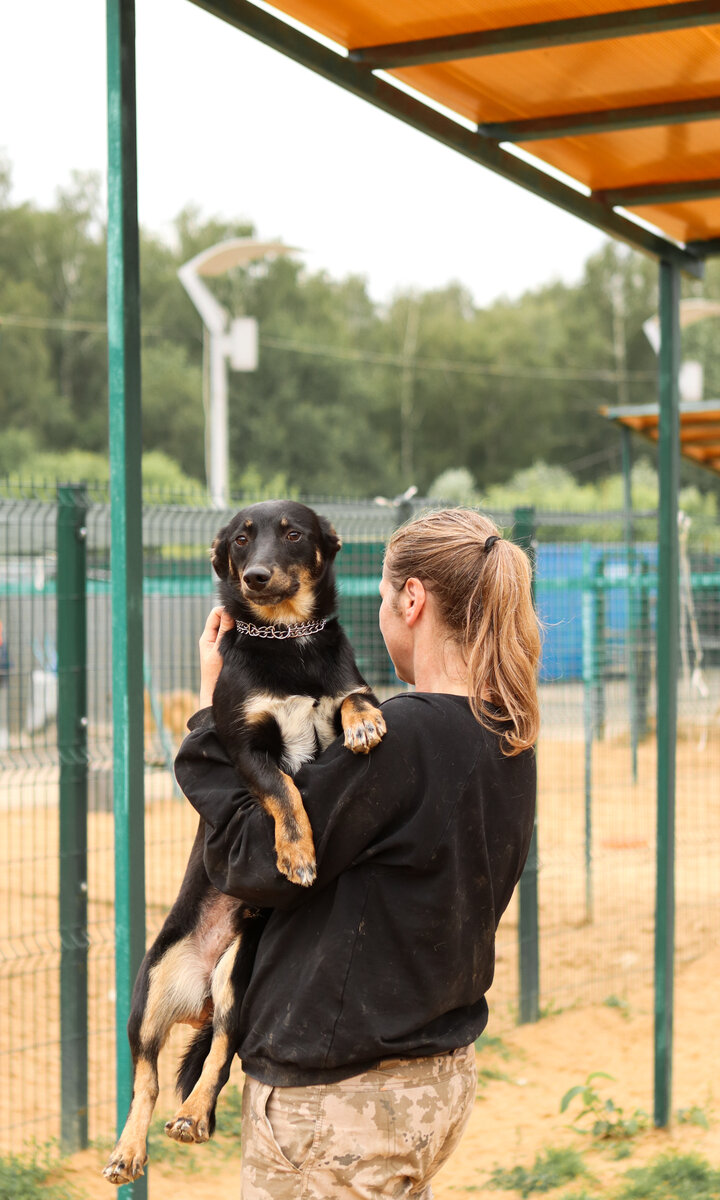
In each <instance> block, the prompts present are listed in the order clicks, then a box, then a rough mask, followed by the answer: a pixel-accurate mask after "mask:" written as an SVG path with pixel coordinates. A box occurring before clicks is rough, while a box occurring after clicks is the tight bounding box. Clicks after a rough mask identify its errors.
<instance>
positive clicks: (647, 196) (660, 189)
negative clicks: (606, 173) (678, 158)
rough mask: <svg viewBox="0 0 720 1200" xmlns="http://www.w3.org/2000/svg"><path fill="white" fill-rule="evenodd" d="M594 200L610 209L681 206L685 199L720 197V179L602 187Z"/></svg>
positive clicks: (676, 180)
mask: <svg viewBox="0 0 720 1200" xmlns="http://www.w3.org/2000/svg"><path fill="white" fill-rule="evenodd" d="M592 195H593V199H594V200H599V201H600V202H601V203H602V204H609V205H610V206H611V207H620V208H635V207H637V206H638V205H642V204H681V203H682V202H683V201H685V200H707V199H710V198H712V197H713V196H720V177H716V178H714V179H671V180H668V181H667V183H642V184H639V185H638V186H637V187H620V188H603V189H602V190H601V191H597V192H593V193H592Z"/></svg>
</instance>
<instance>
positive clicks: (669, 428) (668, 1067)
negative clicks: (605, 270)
mask: <svg viewBox="0 0 720 1200" xmlns="http://www.w3.org/2000/svg"><path fill="white" fill-rule="evenodd" d="M659 367H660V371H659V385H660V425H659V435H658V444H659V458H658V470H659V473H660V511H659V520H660V528H659V531H658V539H659V558H658V608H657V881H656V889H657V891H656V905H655V1107H654V1118H655V1124H656V1125H661V1126H662V1125H667V1124H668V1122H669V1120H670V1113H671V1081H672V1032H673V974H674V953H673V951H674V933H675V739H676V735H677V673H678V657H679V655H678V634H679V630H678V614H679V545H678V480H679V472H680V414H679V389H678V372H679V367H680V273H679V271H678V269H677V267H675V266H673V265H672V264H671V263H669V262H661V263H660V358H659Z"/></svg>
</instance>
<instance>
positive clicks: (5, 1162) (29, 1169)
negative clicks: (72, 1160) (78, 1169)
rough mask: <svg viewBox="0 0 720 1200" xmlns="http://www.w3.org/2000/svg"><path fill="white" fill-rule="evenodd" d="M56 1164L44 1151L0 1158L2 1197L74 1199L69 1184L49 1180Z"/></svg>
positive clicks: (73, 1192)
mask: <svg viewBox="0 0 720 1200" xmlns="http://www.w3.org/2000/svg"><path fill="white" fill-rule="evenodd" d="M57 1170H58V1163H57V1160H56V1159H53V1158H52V1157H51V1156H50V1154H49V1152H48V1151H47V1150H42V1151H38V1152H37V1153H36V1154H28V1155H15V1154H11V1155H8V1156H7V1157H3V1158H0V1197H2V1200H77V1192H76V1191H74V1189H73V1188H71V1187H70V1185H69V1184H67V1183H63V1182H58V1183H53V1182H51V1181H50V1176H51V1175H52V1174H53V1172H55V1171H57Z"/></svg>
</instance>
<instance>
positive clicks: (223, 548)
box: [210, 525, 230, 579]
mask: <svg viewBox="0 0 720 1200" xmlns="http://www.w3.org/2000/svg"><path fill="white" fill-rule="evenodd" d="M227 531H228V526H227V525H226V526H225V528H224V529H221V530H220V531H219V532H218V535H217V537H216V538H215V541H214V542H213V544H212V547H211V550H210V562H211V563H212V565H213V568H214V570H215V574H216V575H219V576H220V578H221V579H227V577H228V575H229V573H230V559H229V553H230V550H229V546H228V539H227Z"/></svg>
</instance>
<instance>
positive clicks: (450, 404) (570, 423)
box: [0, 163, 720, 496]
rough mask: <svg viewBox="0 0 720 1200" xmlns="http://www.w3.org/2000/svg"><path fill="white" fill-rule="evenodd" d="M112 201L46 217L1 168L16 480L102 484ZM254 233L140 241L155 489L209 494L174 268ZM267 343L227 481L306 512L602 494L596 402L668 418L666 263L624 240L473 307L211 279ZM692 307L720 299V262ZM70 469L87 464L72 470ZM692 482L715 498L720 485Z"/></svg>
mask: <svg viewBox="0 0 720 1200" xmlns="http://www.w3.org/2000/svg"><path fill="white" fill-rule="evenodd" d="M99 191H100V189H99V182H98V180H97V179H96V178H95V177H93V176H88V175H81V174H75V175H74V176H73V177H72V180H71V183H70V184H69V186H68V187H66V188H64V189H61V190H60V191H58V194H57V200H56V203H55V204H54V206H53V207H52V208H49V209H47V210H45V209H40V208H38V207H37V206H35V205H33V204H30V203H22V204H17V203H13V200H12V190H11V172H10V168H9V166H8V164H6V163H5V164H0V426H1V427H2V429H3V436H2V439H0V473H7V472H14V473H16V474H19V475H21V476H22V475H23V474H24V475H26V476H30V475H31V474H33V473H37V472H38V471H42V472H44V473H45V474H46V475H48V476H51V475H52V474H53V466H57V464H58V462H59V461H62V463H63V466H64V470H65V473H66V474H67V471H68V469H69V467H68V464H69V463H74V464H75V469H76V470H78V471H80V472H84V473H85V474H87V473H88V472H90V473H92V471H93V470H94V469H97V461H98V459H97V456H105V454H106V449H107V334H106V328H105V283H106V269H105V230H104V226H103V218H102V213H101V209H100V205H99ZM253 233H254V230H253V228H252V226H251V225H250V224H249V223H247V222H243V221H222V220H218V219H214V218H208V217H205V216H203V215H202V214H201V213H200V212H199V211H197V210H196V209H194V208H192V207H187V208H185V209H183V211H181V212H180V213H179V215H178V216H177V218H176V219H175V221H174V224H173V231H172V237H171V238H169V239H163V238H161V237H159V236H157V235H155V234H153V233H151V232H149V231H147V230H143V231H142V232H141V306H142V381H143V429H142V441H143V449H144V451H145V452H147V453H146V462H147V464H148V471H149V473H150V474H151V475H152V478H153V480H155V481H160V482H164V483H167V484H168V485H170V486H174V487H176V488H178V487H180V486H190V485H192V486H194V487H196V488H198V487H199V488H202V487H203V486H204V480H205V432H204V428H205V426H204V415H203V340H202V328H201V323H200V318H199V316H198V314H197V312H196V311H195V309H194V307H193V305H192V303H191V302H190V300H189V298H188V297H187V295H186V293H185V291H184V289H183V288H182V286H181V284H180V282H179V279H178V276H177V270H178V267H179V266H180V265H181V264H182V263H184V262H186V261H187V260H188V259H189V258H191V257H192V256H193V255H195V254H197V253H198V252H199V251H200V250H203V249H205V248H207V247H208V246H210V245H212V244H214V243H215V242H217V241H221V240H223V239H225V238H228V237H237V236H249V235H252V234H253ZM209 282H210V283H211V284H212V286H213V290H214V291H215V292H216V294H217V296H218V299H220V301H221V303H223V304H224V305H225V306H226V307H227V308H228V309H229V310H230V311H231V312H232V313H233V315H242V314H249V315H252V316H255V317H257V318H258V321H259V326H260V362H259V366H258V369H257V371H255V372H253V373H247V374H240V373H238V374H236V373H232V372H231V374H230V391H229V437H230V461H231V484H232V487H233V490H236V491H256V492H260V491H268V490H270V491H275V492H279V491H282V490H285V491H290V490H292V491H293V492H295V493H296V494H302V495H325V496H327V495H331V494H337V495H358V496H374V495H376V494H384V495H395V494H397V493H399V492H402V491H403V490H404V489H405V488H406V487H407V486H409V485H410V484H414V485H416V486H417V487H418V489H419V491H420V492H421V494H423V493H426V492H427V491H428V490H429V489H430V488H431V486H432V484H433V481H435V480H437V478H438V476H442V474H443V473H444V472H448V471H450V470H453V469H455V470H457V469H463V470H464V471H465V472H466V473H467V475H468V478H469V479H470V480H471V482H472V484H473V486H474V487H475V488H476V489H478V490H479V492H480V493H482V492H484V491H486V490H487V489H488V488H491V487H493V486H494V485H499V484H502V483H505V482H506V481H508V480H509V479H511V477H513V476H514V475H516V473H517V472H519V471H523V470H525V469H527V468H528V467H530V466H531V465H532V464H533V463H536V462H538V461H541V462H543V463H546V464H549V465H550V466H554V467H557V468H563V469H564V470H565V471H566V472H569V474H570V475H571V476H572V477H574V478H576V479H577V480H579V481H580V482H582V483H584V484H587V483H588V482H592V481H596V480H599V479H601V478H603V477H604V476H606V475H608V474H611V473H613V472H616V471H617V469H618V464H619V443H618V435H617V431H616V430H615V429H614V428H613V427H611V426H610V425H609V423H608V422H607V421H606V420H604V419H603V418H601V417H600V416H599V415H598V408H599V406H600V405H603V404H607V405H617V404H635V403H637V404H640V403H651V402H653V401H655V400H656V396H657V384H656V372H657V363H656V357H655V354H654V351H653V350H652V348H651V346H650V344H649V342H648V340H647V338H646V336H645V334H644V332H643V328H642V327H643V322H644V321H645V320H646V319H647V318H648V317H649V316H651V315H652V314H653V313H655V312H656V311H657V268H656V265H655V264H654V263H653V262H651V261H649V260H647V259H645V258H643V257H641V256H640V255H637V254H634V253H630V252H628V251H626V250H625V249H624V248H622V247H619V246H618V245H616V244H615V243H612V242H608V243H607V244H605V245H604V246H603V247H602V249H601V250H600V251H599V253H597V254H595V255H594V256H593V257H592V258H590V259H589V260H588V261H587V262H586V264H585V266H584V268H583V271H582V275H581V278H580V279H579V280H578V281H577V282H576V283H572V284H566V283H561V282H559V281H553V282H550V283H548V284H546V285H544V286H542V287H539V288H535V289H533V290H531V291H528V292H526V293H525V294H524V295H522V296H521V297H519V298H518V299H513V300H511V299H498V300H496V301H495V302H494V303H492V304H490V305H487V306H485V307H479V306H477V305H476V304H474V303H473V299H472V297H471V295H470V294H469V292H468V291H467V289H466V288H464V287H463V286H462V284H460V283H449V284H448V285H447V286H446V287H444V288H440V289H434V290H430V291H422V292H421V291H407V290H406V291H402V290H400V291H398V292H397V293H396V294H395V295H394V296H393V298H392V299H391V300H390V302H388V303H386V304H378V303H376V302H374V301H373V300H372V299H371V297H370V296H369V294H368V290H367V285H366V281H365V280H364V279H363V278H361V277H358V276H350V277H347V278H345V279H340V280H337V279H333V278H331V277H330V276H329V275H328V274H326V273H324V272H316V273H310V272H308V271H306V270H305V268H304V266H303V264H302V262H300V261H296V260H294V259H291V258H282V259H277V260H274V261H271V262H268V263H266V264H262V265H258V266H253V267H251V268H249V269H247V270H243V269H239V268H238V269H234V270H233V271H231V272H229V273H228V274H226V275H225V276H223V277H220V278H218V279H216V280H212V281H209ZM684 288H685V293H686V294H687V295H705V296H716V297H720V264H718V263H717V262H715V263H710V264H709V266H708V271H707V276H706V279H705V281H704V282H702V283H698V282H697V281H692V282H690V281H687V282H685V283H684ZM719 346H720V339H718V336H717V319H716V320H715V321H714V322H713V321H712V320H707V321H704V322H700V323H698V324H697V325H696V326H693V327H692V328H690V329H688V330H687V332H686V334H685V337H684V344H683V353H684V356H685V357H691V358H698V359H700V361H701V362H702V363H703V366H704V369H705V394H706V395H708V396H713V395H715V396H718V395H720V352H719ZM68 456H70V457H68ZM685 471H686V476H687V478H688V479H689V480H690V479H694V480H695V481H696V482H699V484H700V486H702V487H704V488H708V487H710V488H712V487H713V486H714V485H713V479H712V477H711V476H706V475H702V476H700V474H699V473H698V472H697V471H696V472H694V474H693V470H692V468H691V467H688V468H686V469H685Z"/></svg>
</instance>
